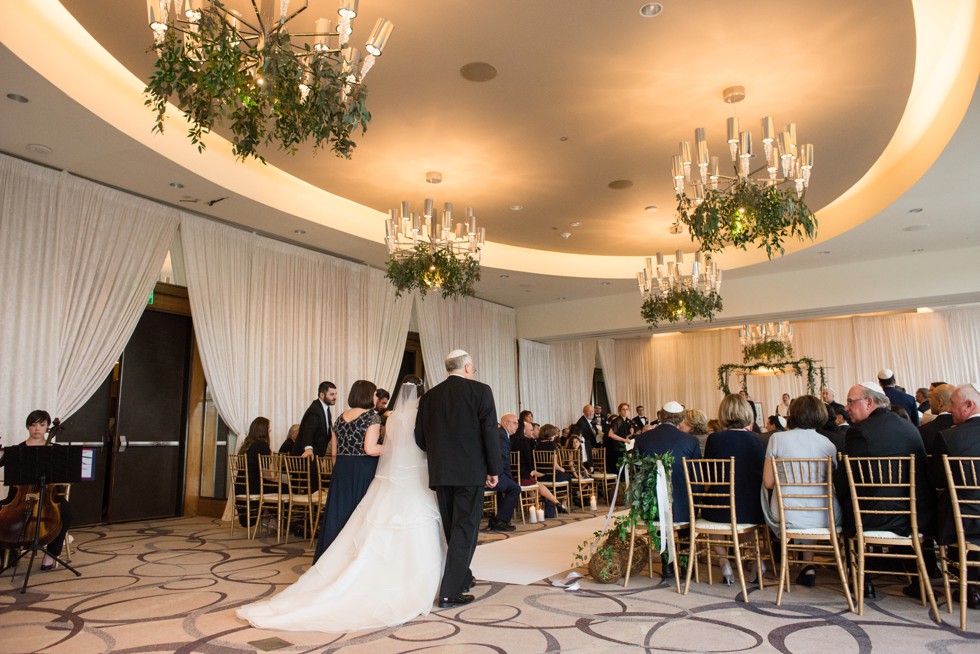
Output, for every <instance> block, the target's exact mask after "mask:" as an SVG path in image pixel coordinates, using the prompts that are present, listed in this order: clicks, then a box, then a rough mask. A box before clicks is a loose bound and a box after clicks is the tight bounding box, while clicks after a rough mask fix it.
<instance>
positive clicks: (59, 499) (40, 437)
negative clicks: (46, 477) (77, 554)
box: [0, 409, 74, 571]
mask: <svg viewBox="0 0 980 654" xmlns="http://www.w3.org/2000/svg"><path fill="white" fill-rule="evenodd" d="M57 425H58V421H55V423H54V425H52V423H51V415H50V414H48V412H47V411H43V410H41V409H36V410H34V411H31V412H30V413H29V414H27V421H26V423H25V426H26V427H27V440H26V441H24V442H23V443H19V444H17V445H13V446H11V447H9V448H7V450H12V449H15V448H22V447H43V446H45V445H52V446H54V444H53V443H48V429H49V428H51V427H53V428H54V429H57ZM55 447H60V446H55ZM6 465H7V455H6V452H4V454H3V456H0V467H3V468H5V469H6ZM5 476H7V477H8V478H9V477H10V476H12V475H11V474H10V473H6V475H5ZM59 487H60V488H64V487H66V484H48V485H47V486H46V492H49V493H55V495H54V502H55V504H57V505H58V508H59V513H60V514H61V526H60V527H59V529H58V533H57V534H56V535H55V537H54V539H53V540H52V541H50V542H49V543H48V544H47V545H46V546H45V547H44V551H45V553H44V558H43V559H41V570H42V571H45V570H52V569H54V567H55V564H56V561H55V560H54V557H60V556H61V550H62V548H63V547H64V545H65V537H66V536H67V535H68V529H69V528H70V527H71V523H72V518H73V517H74V515H73V513H72V509H71V505H70V504H69V503H68V498H67V497H65V496H64V494H63V493H60V494H59V493H58V492H57V491H58V490H60V489H59ZM17 492H18V488H17V486H11V487H10V495H8V496H7V497H6V498H5V499H4V500H3V501H2V502H0V505H3V506H6V505H8V504H11V503H13V502H14V501H15V500H16V499H17ZM32 535H33V534H32ZM32 542H33V539H32Z"/></svg>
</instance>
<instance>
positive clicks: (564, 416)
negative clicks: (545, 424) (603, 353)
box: [551, 338, 597, 427]
mask: <svg viewBox="0 0 980 654" xmlns="http://www.w3.org/2000/svg"><path fill="white" fill-rule="evenodd" d="M596 347H597V341H596V339H594V338H588V339H583V340H576V341H561V342H558V343H554V344H552V346H551V382H552V384H553V386H554V389H555V391H554V405H553V407H552V415H553V418H552V419H553V420H555V421H556V422H555V423H554V424H555V425H556V426H558V427H566V426H568V425H570V424H572V423H574V422H575V421H576V420H578V419H579V416H581V415H582V407H583V406H585V405H586V404H588V403H589V401H590V399H591V398H592V376H593V374H594V373H595V358H596Z"/></svg>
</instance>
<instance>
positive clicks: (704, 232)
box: [677, 180, 817, 259]
mask: <svg viewBox="0 0 980 654" xmlns="http://www.w3.org/2000/svg"><path fill="white" fill-rule="evenodd" d="M677 213H678V217H679V219H680V221H681V222H682V223H684V224H685V225H687V227H688V229H689V230H690V232H691V240H692V241H697V242H699V243H700V244H701V250H702V251H705V252H721V251H722V250H723V249H724V248H725V247H726V246H728V245H734V246H735V247H738V248H741V249H743V250H745V249H747V246H748V244H749V243H752V244H755V245H756V246H757V247H764V248H765V249H766V254H767V255H768V257H769V258H770V259H772V256H773V253H775V252H779V254H783V252H784V249H783V241H784V240H785V239H786V238H788V237H796V238H799V239H800V240H803V238H804V237H806V238H809V239H811V240H812V239H813V238H815V237H816V235H817V218H816V216H814V215H813V212H812V211H810V209H809V207H807V206H806V203H805V202H804V201H803V198H802V197H800V198H797V197H796V193H795V190H790V189H782V190H781V189H779V188H777V187H775V186H764V187H763V186H758V185H757V184H755V183H753V182H749V181H746V180H739V181H738V182H735V184H733V185H732V186H731V187H730V188H729V189H728V190H725V191H715V190H708V191H707V192H706V193H705V194H704V199H703V200H702V201H701V202H700V203H698V202H696V201H695V198H693V197H689V196H688V195H686V194H679V195H677Z"/></svg>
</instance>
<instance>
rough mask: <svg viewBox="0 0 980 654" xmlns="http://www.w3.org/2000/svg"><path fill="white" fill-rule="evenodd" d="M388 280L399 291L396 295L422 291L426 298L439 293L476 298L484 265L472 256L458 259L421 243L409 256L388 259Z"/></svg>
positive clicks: (451, 296) (443, 250)
mask: <svg viewBox="0 0 980 654" xmlns="http://www.w3.org/2000/svg"><path fill="white" fill-rule="evenodd" d="M385 278H386V279H387V280H388V281H390V282H391V283H392V285H393V286H394V287H395V289H396V291H395V295H396V296H401V294H402V293H403V292H405V291H411V290H412V289H418V291H419V295H421V296H422V297H425V295H426V293H428V292H429V291H430V290H439V291H441V292H442V296H443V297H445V298H449V299H452V298H456V297H461V296H472V295H473V284H475V283H476V282H478V281H480V262H479V261H477V260H476V258H475V257H473V256H472V255H469V254H467V255H465V256H463V257H457V256H455V255H454V254H453V253H452V252H451V251H450V250H448V249H447V248H437V249H432V248H430V247H429V246H428V245H426V244H424V243H419V244H418V245H416V246H415V248H414V249H412V250H411V251H410V252H409V253H408V254H397V255H392V256H391V257H389V259H388V268H387V270H386V271H385Z"/></svg>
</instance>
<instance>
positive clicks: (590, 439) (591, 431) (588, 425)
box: [575, 416, 597, 452]
mask: <svg viewBox="0 0 980 654" xmlns="http://www.w3.org/2000/svg"><path fill="white" fill-rule="evenodd" d="M575 424H576V425H577V426H578V428H579V431H581V432H582V438H583V439H585V445H586V449H587V450H588V451H589V452H591V451H592V448H594V447H596V444H597V441H596V438H595V423H594V422H593V421H591V420H589V419H588V418H586V417H585V416H579V419H578V422H576V423H575Z"/></svg>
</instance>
